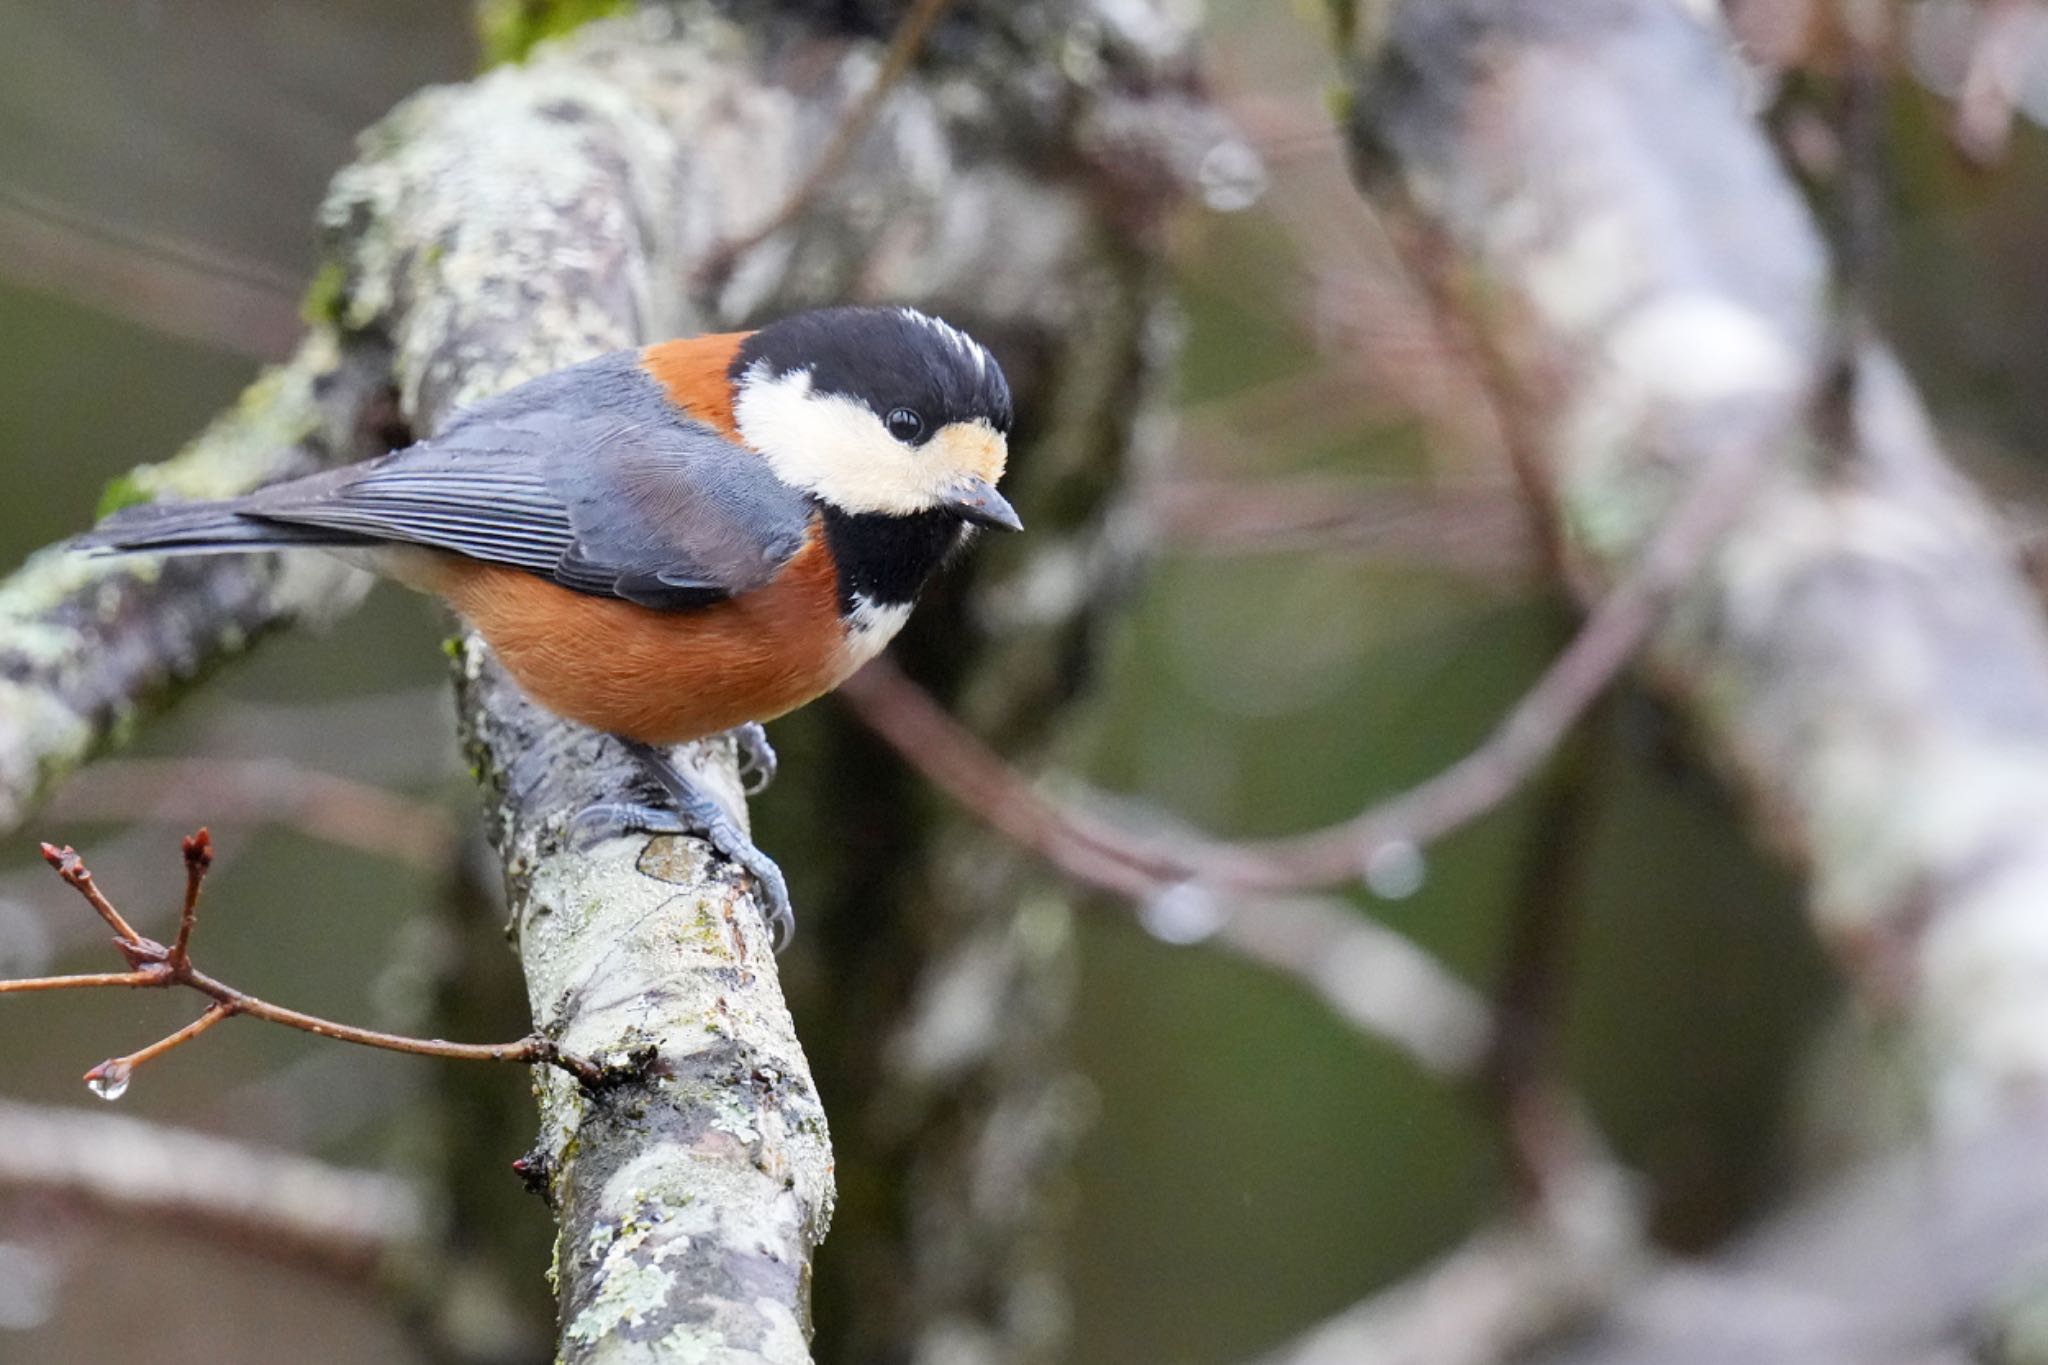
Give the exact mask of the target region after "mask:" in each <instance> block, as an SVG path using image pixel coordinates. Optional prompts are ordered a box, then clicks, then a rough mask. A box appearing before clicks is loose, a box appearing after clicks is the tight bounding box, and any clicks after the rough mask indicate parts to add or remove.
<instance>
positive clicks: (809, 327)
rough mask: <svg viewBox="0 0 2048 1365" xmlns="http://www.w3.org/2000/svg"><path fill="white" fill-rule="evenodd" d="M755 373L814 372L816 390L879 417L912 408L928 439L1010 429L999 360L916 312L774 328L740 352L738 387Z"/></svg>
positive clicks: (868, 313) (847, 313)
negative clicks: (981, 424)
mask: <svg viewBox="0 0 2048 1365" xmlns="http://www.w3.org/2000/svg"><path fill="white" fill-rule="evenodd" d="M756 367H760V368H761V369H765V371H766V372H767V376H768V377H769V378H774V377H776V376H779V375H784V374H788V373H790V372H791V371H794V370H808V371H810V375H811V386H812V388H813V390H814V391H816V392H819V393H831V394H843V395H845V396H846V397H848V398H852V399H854V400H856V401H858V402H860V403H862V404H865V405H866V406H867V407H868V408H869V409H870V410H872V411H873V412H874V413H875V414H876V415H877V416H878V417H884V418H886V417H887V416H888V414H890V413H892V412H895V411H896V410H897V409H899V408H902V409H908V410H909V411H910V412H912V413H915V414H916V415H917V416H918V417H920V418H921V419H922V433H921V435H922V438H928V437H929V436H930V435H931V433H933V432H936V431H938V430H939V429H940V428H942V427H944V426H946V425H947V424H948V423H951V422H972V421H975V420H977V419H978V420H981V421H985V422H987V423H989V424H990V425H991V426H993V427H994V428H995V429H996V430H997V431H1000V432H1002V433H1004V434H1005V435H1007V434H1008V433H1009V430H1010V422H1011V408H1010V385H1009V382H1008V381H1007V380H1005V379H1004V378H1003V370H1002V366H1000V365H998V364H997V363H996V358H995V357H994V356H993V355H990V354H989V352H988V350H987V348H986V347H984V346H983V345H982V344H981V343H980V342H978V341H976V340H975V339H974V338H973V337H970V336H968V335H967V333H965V332H963V331H961V330H960V329H958V328H957V327H954V326H952V325H951V324H949V323H946V322H942V321H940V320H939V319H938V318H934V317H929V316H927V315H925V314H923V313H920V312H918V311H917V310H916V309H913V308H872V307H859V308H820V309H816V310H814V311H812V312H808V313H798V314H796V315H794V316H793V317H787V318H783V319H782V320H781V321H779V322H772V323H769V324H768V325H767V326H765V327H763V328H761V330H759V331H758V332H755V333H754V334H753V335H752V336H750V337H748V338H747V340H746V341H745V342H744V343H743V344H742V345H741V347H740V350H739V354H738V355H737V356H735V357H734V359H733V364H732V379H733V382H734V383H735V384H738V383H740V382H741V381H742V380H743V379H744V378H745V377H746V376H747V375H749V374H752V373H755V372H756Z"/></svg>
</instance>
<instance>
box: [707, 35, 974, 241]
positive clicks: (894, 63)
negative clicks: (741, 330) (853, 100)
mask: <svg viewBox="0 0 2048 1365" xmlns="http://www.w3.org/2000/svg"><path fill="white" fill-rule="evenodd" d="M952 2H953V0H915V3H913V4H912V5H911V7H910V12H909V13H908V14H905V15H904V16H903V22H902V23H900V24H898V25H897V26H896V32H895V33H894V34H893V35H892V36H891V37H890V39H889V46H888V49H887V50H886V51H885V52H883V54H882V66H881V70H879V71H877V72H876V73H875V79H874V83H873V84H871V85H869V86H868V88H867V89H866V90H865V91H864V92H862V94H861V97H860V101H859V102H858V103H857V104H855V105H854V107H853V108H852V110H851V111H849V112H848V113H847V115H846V118H845V119H844V120H843V121H842V122H841V123H840V125H839V127H838V128H837V129H836V130H834V132H833V134H832V138H831V140H830V141H829V142H827V143H826V144H825V150H824V151H822V152H820V153H818V159H817V160H816V161H814V162H812V163H811V168H810V170H809V171H807V172H805V174H804V178H803V179H802V180H800V181H798V182H797V185H796V188H795V189H793V190H791V191H790V193H789V196H788V198H786V199H784V200H783V201H782V206H781V207H780V208H778V209H776V211H775V212H774V213H771V214H769V215H768V217H767V218H766V219H765V220H764V221H763V222H762V223H761V224H760V226H758V227H756V228H753V229H752V230H750V231H748V232H747V233H745V234H744V235H742V236H739V237H736V238H734V239H733V240H731V241H729V242H726V243H725V244H724V245H722V246H720V247H719V248H718V249H717V250H715V251H712V252H710V253H708V254H707V255H706V256H705V258H704V263H703V265H702V266H700V267H699V268H698V273H699V275H700V276H701V277H702V278H703V279H706V280H722V279H724V278H725V276H726V275H727V274H729V273H730V272H731V270H732V267H733V265H734V264H735V263H736V262H737V261H738V260H739V258H740V257H741V256H744V255H745V254H746V253H747V252H749V251H752V250H753V249H754V248H755V247H757V246H759V245H761V243H763V242H765V241H767V240H768V239H769V238H770V237H773V236H774V235H775V234H776V233H778V232H780V231H782V229H784V228H786V227H788V226H789V225H790V224H791V223H793V222H795V221H796V219H797V217H798V215H800V214H801V213H802V212H803V211H804V208H805V206H806V205H808V204H809V203H810V201H811V200H812V198H813V197H815V196H816V195H817V194H818V192H819V191H820V190H822V189H824V188H825V186H827V185H829V184H830V183H832V181H833V180H835V179H837V178H838V176H839V173H840V172H841V171H843V170H845V169H846V161H847V158H849V157H850V156H852V155H853V152H854V149H855V148H856V147H858V146H859V145H860V140H861V138H862V137H864V136H866V134H867V131H868V126H869V125H870V124H872V123H873V122H874V121H875V117H876V115H878V114H880V113H881V111H882V102H883V101H884V100H886V99H887V98H888V97H889V91H890V90H892V89H893V88H894V87H895V85H896V82H898V81H900V80H902V79H903V76H904V73H905V72H907V71H909V70H910V64H911V63H912V62H913V61H915V60H916V59H917V54H918V51H919V49H921V48H922V47H923V46H924V40H925V38H926V37H927V36H929V35H930V33H931V31H932V29H933V27H934V26H936V25H937V24H938V22H939V19H940V17H941V16H943V15H944V14H945V12H946V9H947V7H948V6H949V5H951V4H952Z"/></svg>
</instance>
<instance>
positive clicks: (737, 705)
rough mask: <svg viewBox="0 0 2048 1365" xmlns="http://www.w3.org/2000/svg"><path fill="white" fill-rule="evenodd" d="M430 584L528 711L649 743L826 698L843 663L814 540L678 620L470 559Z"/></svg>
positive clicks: (831, 575)
mask: <svg viewBox="0 0 2048 1365" xmlns="http://www.w3.org/2000/svg"><path fill="white" fill-rule="evenodd" d="M436 577H437V580H438V581H436V582H434V583H432V584H431V585H429V586H431V587H432V588H433V589H434V590H435V591H437V592H439V593H440V594H441V595H442V596H444V597H446V598H447V599H448V600H449V601H450V602H451V603H452V604H453V605H454V606H455V608H456V610H458V611H460V612H461V613H462V614H463V615H464V616H465V617H467V618H468V619H469V620H470V621H471V622H472V623H474V624H475V626H476V628H477V629H478V630H479V631H481V632H482V633H483V636H484V638H485V639H486V640H488V641H490V644H491V647H492V648H493V649H495V650H496V651H497V653H498V657H499V658H501V659H503V660H504V662H505V667H506V668H508V669H509V670H511V673H512V676H513V677H514V678H516V679H518V681H519V685H520V686H521V687H523V688H524V689H526V692H527V693H528V695H530V696H531V697H532V698H533V699H534V700H535V701H537V702H539V703H540V704H541V705H543V706H545V707H547V708H548V709H549V710H551V711H554V712H556V713H557V714H559V715H563V716H567V717H568V718H569V719H571V720H574V721H579V722H581V723H582V724H584V725H588V726H591V727H592V728H594V729H598V730H605V731H609V732H610V733H612V734H616V735H624V736H626V737H627V738H629V739H637V740H642V741H644V742H646V743H649V744H680V743H682V742H684V741H686V740H692V739H701V738H703V737H704V736H706V735H712V734H716V733H718V732H719V731H721V730H728V729H731V728H732V727H733V726H735V725H739V724H741V723H743V722H745V721H750V720H771V719H773V718H774V717H776V716H780V715H782V714H784V713H785V712H788V711H793V710H795V709H796V708H797V707H799V706H802V705H803V704H804V703H805V702H807V701H811V700H813V699H814V698H816V697H818V696H820V695H822V694H823V693H825V692H829V691H830V690H832V689H833V688H834V687H837V686H838V685H839V684H840V683H841V682H843V681H845V676H846V672H847V670H848V668H849V667H850V666H852V664H853V663H856V662H857V660H855V659H853V658H852V657H851V656H850V655H849V652H848V650H847V648H846V638H847V635H846V627H845V624H844V622H843V620H842V618H841V617H840V615H839V601H838V583H837V575H836V573H835V571H834V568H833V564H832V558H831V555H830V554H829V553H827V551H826V549H825V546H824V542H823V540H822V539H820V538H814V539H812V540H811V541H810V542H809V543H807V544H806V545H805V546H804V548H803V549H802V550H800V551H798V552H797V555H796V557H795V558H793V559H792V560H791V561H790V563H789V565H788V567H786V568H785V569H784V570H783V571H782V573H781V574H780V575H778V576H777V577H776V579H775V580H774V581H773V582H772V583H770V584H769V585H768V586H767V587H765V588H761V589H758V590H756V591H754V592H750V593H745V594H742V595H741V596H739V597H737V598H734V599H732V600H730V601H726V602H720V603H717V604H714V605H712V606H708V607H702V608H697V609H693V610H689V611H656V610H654V609H653V608H651V607H642V606H637V605H635V604H633V603H631V602H622V601H619V600H617V599H616V598H609V597H593V596H590V595H588V594H584V593H577V592H572V591H570V590H569V589H567V588H564V587H560V586H558V585H557V584H554V583H551V582H549V581H547V580H546V579H544V578H538V577H536V576H534V575H532V574H529V573H525V572H523V571H521V570H518V569H510V568H504V567H500V566H497V565H491V564H483V563H479V562H477V561H474V560H456V559H446V560H444V561H443V563H442V571H441V572H440V573H439V574H438V575H437V576H436Z"/></svg>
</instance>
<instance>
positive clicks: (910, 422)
mask: <svg viewBox="0 0 2048 1365" xmlns="http://www.w3.org/2000/svg"><path fill="white" fill-rule="evenodd" d="M884 420H885V421H886V422H887V424H888V427H889V434H890V435H891V436H894V437H895V438H896V439H897V440H899V441H902V442H903V443H904V444H906V445H908V444H909V443H910V442H912V441H915V440H916V439H917V438H918V437H920V436H922V435H924V418H922V417H920V416H918V415H917V414H916V413H915V412H912V411H911V410H910V409H909V408H891V409H890V410H889V416H888V417H887V418H886V419H884Z"/></svg>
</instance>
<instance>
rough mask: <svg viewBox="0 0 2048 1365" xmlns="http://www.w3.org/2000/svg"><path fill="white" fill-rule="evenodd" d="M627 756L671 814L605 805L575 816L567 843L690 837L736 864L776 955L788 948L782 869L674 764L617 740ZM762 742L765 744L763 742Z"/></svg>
mask: <svg viewBox="0 0 2048 1365" xmlns="http://www.w3.org/2000/svg"><path fill="white" fill-rule="evenodd" d="M619 742H620V743H622V744H624V745H625V746H626V749H627V751H628V752H629V753H631V754H632V755H633V757H635V758H636V759H638V760H640V762H641V763H643V764H645V765H646V767H647V770H648V772H649V773H651V774H652V775H653V777H654V779H655V781H657V782H659V783H660V784H661V787H662V790H663V791H664V792H666V793H667V795H668V797H669V799H670V800H671V801H672V802H673V803H674V806H673V808H672V809H664V808H662V807H659V806H647V805H642V804H640V803H639V802H637V801H604V802H600V803H598V804H597V805H594V806H590V807H587V808H586V809H584V810H583V811H582V812H580V813H579V814H578V815H577V816H576V819H575V822H574V823H573V824H572V825H571V838H572V839H573V840H574V842H575V843H576V845H577V846H578V847H582V848H587V847H589V846H591V845H593V844H597V843H602V842H603V841H604V840H606V839H612V838H617V837H618V836H620V835H623V834H634V833H638V834H690V835H699V836H702V837H703V838H704V839H705V840H706V841H707V842H708V843H710V845H711V846H712V847H713V848H715V849H717V850H718V851H719V853H721V854H723V855H724V856H725V857H727V858H729V859H731V860H732V861H733V862H736V863H738V864H739V865H740V866H741V867H743V868H745V869H746V870H747V872H749V873H750V874H752V876H753V878H754V880H755V881H756V882H758V883H759V884H760V887H761V900H762V902H763V907H764V909H765V910H766V911H767V915H768V926H769V929H770V931H771V932H772V933H773V934H774V936H775V951H777V952H778V953H779V952H781V951H782V950H783V949H784V948H786V947H788V946H789V941H790V939H792V938H793V937H795V935H796V912H795V911H794V910H792V909H791V908H790V904H789V884H788V883H787V882H785V881H784V880H783V879H782V869H781V868H779V867H777V866H776V865H775V860H774V859H773V858H770V857H769V856H768V855H767V854H765V853H763V852H762V851H761V850H760V849H759V848H758V847H757V846H756V845H755V843H754V841H753V840H752V839H750V838H748V837H747V833H746V831H745V830H743V829H741V828H740V827H739V825H738V824H737V823H736V822H735V821H734V820H733V818H732V817H731V816H730V815H727V814H726V813H725V807H723V806H721V805H719V804H718V802H717V800H716V799H714V798H713V797H712V796H711V794H710V793H708V792H706V791H705V790H704V789H703V788H701V787H699V786H698V785H697V784H696V782H694V781H693V780H691V778H690V776H689V774H687V773H685V772H684V771H683V770H682V769H681V768H679V767H677V766H676V763H675V760H674V759H672V758H670V757H669V756H668V755H667V754H665V753H663V752H662V751H661V750H659V749H657V748H655V747H654V746H652V745H650V744H641V743H638V742H637V741H634V740H620V741H619ZM764 743H765V741H764Z"/></svg>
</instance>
